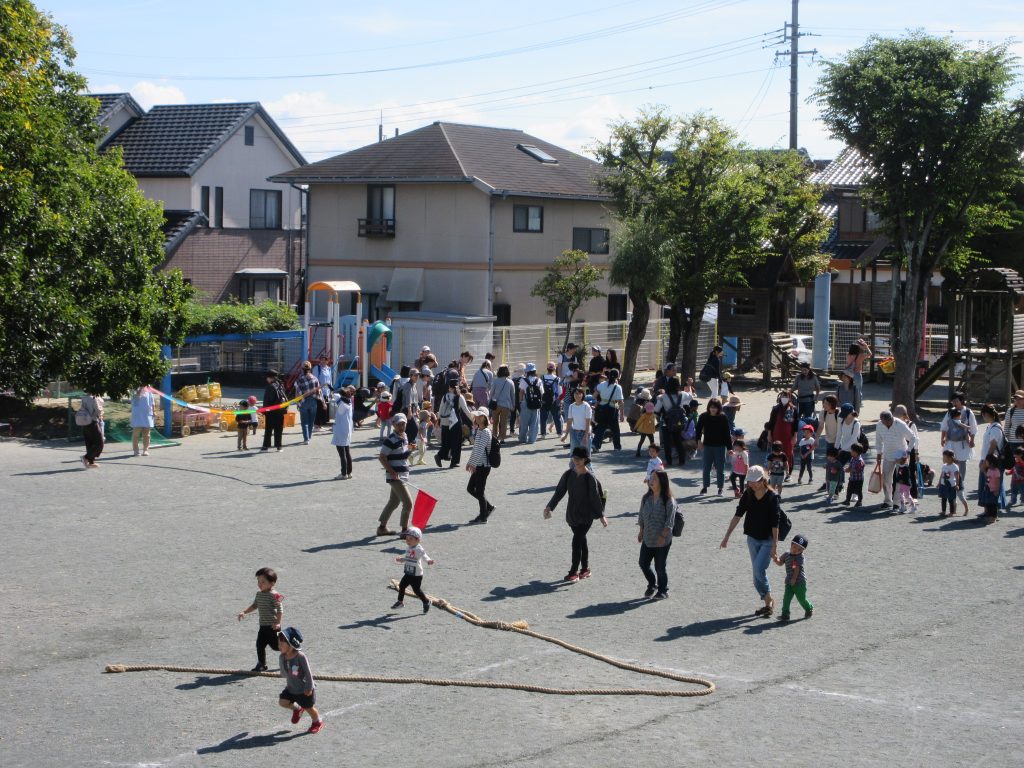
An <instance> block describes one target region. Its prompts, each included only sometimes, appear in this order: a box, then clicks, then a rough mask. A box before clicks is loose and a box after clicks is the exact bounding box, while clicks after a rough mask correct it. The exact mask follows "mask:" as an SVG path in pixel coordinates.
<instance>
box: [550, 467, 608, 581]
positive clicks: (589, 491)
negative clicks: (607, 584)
mask: <svg viewBox="0 0 1024 768" xmlns="http://www.w3.org/2000/svg"><path fill="white" fill-rule="evenodd" d="M572 464H573V466H572V469H567V470H566V471H565V472H564V473H563V474H562V477H561V478H560V479H559V480H558V487H557V488H555V494H554V495H553V496H552V497H551V500H550V501H549V502H548V505H547V506H546V507H544V519H545V520H548V519H550V518H551V511H552V510H553V509H554V508H555V507H557V506H558V502H560V501H561V500H562V497H563V496H565V495H566V494H568V495H569V500H568V501H567V502H566V506H565V522H566V523H568V525H569V528H570V529H571V530H572V561H571V565H570V566H569V573H567V574H566V576H565V578H564V579H563V581H569V582H575V581H579V580H580V579H586V578H588V577H589V576H590V549H589V547H588V546H587V532H588V531H590V527H591V526H592V525H593V524H594V521H595V520H600V521H601V525H603V526H604V527H605V528H607V527H608V519H607V518H606V517H605V516H604V501H603V499H602V498H601V493H600V492H599V491H598V489H597V479H596V478H595V477H594V475H593V474H592V473H591V472H589V471H588V470H587V465H588V464H590V453H589V452H588V451H587V449H586V448H582V447H581V448H573V449H572Z"/></svg>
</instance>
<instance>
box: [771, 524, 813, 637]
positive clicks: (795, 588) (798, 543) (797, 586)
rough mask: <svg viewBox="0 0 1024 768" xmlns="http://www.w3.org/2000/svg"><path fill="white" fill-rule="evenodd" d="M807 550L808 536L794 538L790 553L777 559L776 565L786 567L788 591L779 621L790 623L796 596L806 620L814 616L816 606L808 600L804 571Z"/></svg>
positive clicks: (784, 596)
mask: <svg viewBox="0 0 1024 768" xmlns="http://www.w3.org/2000/svg"><path fill="white" fill-rule="evenodd" d="M805 549H807V537H806V536H794V537H793V541H791V542H790V544H789V552H785V553H783V555H782V557H776V558H774V559H775V564H776V565H783V566H785V567H786V591H785V593H784V594H783V598H782V613H780V614H779V621H789V606H790V603H792V602H793V597H794V596H795V597H796V599H797V602H799V603H800V606H801V607H802V608H803V609H804V618H805V619H809V618H811V616H813V615H814V606H813V605H811V601H810V600H808V599H807V573H806V572H805V571H804V550H805Z"/></svg>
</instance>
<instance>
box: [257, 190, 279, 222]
mask: <svg viewBox="0 0 1024 768" xmlns="http://www.w3.org/2000/svg"><path fill="white" fill-rule="evenodd" d="M280 228H281V193H280V191H277V190H273V189H250V190H249V229H280Z"/></svg>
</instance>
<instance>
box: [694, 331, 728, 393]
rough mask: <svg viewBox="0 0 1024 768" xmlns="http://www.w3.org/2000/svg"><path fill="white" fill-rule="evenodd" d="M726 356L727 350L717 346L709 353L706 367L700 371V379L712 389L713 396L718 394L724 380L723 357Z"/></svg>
mask: <svg viewBox="0 0 1024 768" xmlns="http://www.w3.org/2000/svg"><path fill="white" fill-rule="evenodd" d="M724 355H725V350H724V349H722V348H721V347H720V346H718V345H717V344H716V345H715V346H714V347H713V348H712V349H711V351H710V352H709V353H708V359H707V361H706V362H705V363H704V367H703V368H701V369H700V379H701V381H705V382H707V385H708V386H709V387H711V394H712V395H717V394H718V388H719V386H720V380H721V378H722V357H724Z"/></svg>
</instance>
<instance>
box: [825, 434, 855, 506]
mask: <svg viewBox="0 0 1024 768" xmlns="http://www.w3.org/2000/svg"><path fill="white" fill-rule="evenodd" d="M857 447H858V448H859V447H860V445H859V444H858V446H857ZM862 463H863V462H862ZM863 478H864V475H863V468H862V470H861V481H862V482H863ZM825 485H826V491H825V493H826V495H825V503H826V504H831V503H832V500H833V499H834V498H836V497H837V496H838V495H839V489H840V488H842V487H843V463H842V462H841V461H839V449H838V448H836V447H835V446H834V445H833V446H829V448H828V449H827V450H826V451H825ZM859 498H860V497H858V500H859Z"/></svg>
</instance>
